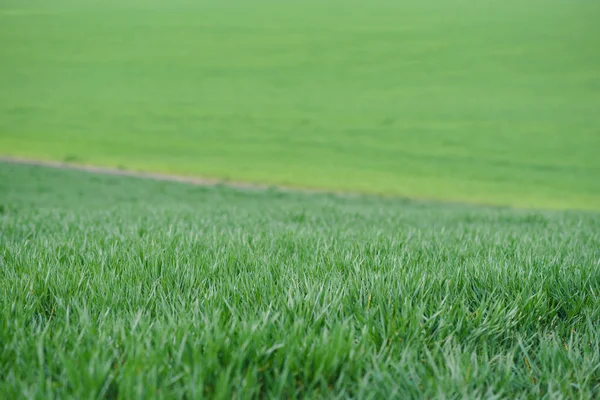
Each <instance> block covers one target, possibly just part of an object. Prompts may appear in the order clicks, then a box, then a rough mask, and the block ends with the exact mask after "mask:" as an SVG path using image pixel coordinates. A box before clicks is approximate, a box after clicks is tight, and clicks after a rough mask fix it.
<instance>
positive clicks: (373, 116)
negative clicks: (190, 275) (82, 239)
mask: <svg viewBox="0 0 600 400" xmlns="http://www.w3.org/2000/svg"><path fill="white" fill-rule="evenodd" d="M84 3H85V4H84ZM598 21H600V3H598V2H595V1H586V0H576V1H560V0H549V1H541V0H528V1H516V0H509V1H458V0H456V1H436V0H426V1H404V2H394V1H368V2H347V1H344V2H342V1H333V2H317V1H303V2H294V1H285V2H282V1H271V0H253V1H232V2H217V1H210V2H206V1H202V2H192V1H182V0H177V1H173V2H168V4H167V3H166V2H165V4H161V2H157V1H144V2H142V1H133V0H126V1H123V2H116V1H112V2H75V1H70V2H69V1H65V0H58V1H53V2H45V1H38V0H33V1H18V2H17V1H6V0H3V1H1V2H0V155H5V156H18V157H24V158H32V159H41V160H58V161H67V162H71V163H80V164H92V165H100V166H112V167H120V168H126V169H130V170H144V171H154V172H166V173H173V174H182V175H194V176H205V177H210V178H217V179H223V180H235V181H247V182H256V183H266V184H275V185H285V186H296V187H304V188H318V189H326V190H340V191H356V192H368V193H379V194H388V195H401V196H408V197H415V198H431V199H440V200H449V201H461V202H474V203H490V204H507V205H516V206H522V207H539V208H576V209H600V179H599V178H600V158H599V157H598V151H599V150H600V130H599V129H600V51H598V49H600V24H598Z"/></svg>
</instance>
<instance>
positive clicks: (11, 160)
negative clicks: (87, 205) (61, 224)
mask: <svg viewBox="0 0 600 400" xmlns="http://www.w3.org/2000/svg"><path fill="white" fill-rule="evenodd" d="M0 163H5V164H22V165H33V166H39V167H48V168H56V169H65V170H74V171H83V172H89V173H94V174H104V175H114V176H127V177H132V178H141V179H152V180H156V181H169V182H180V183H187V184H190V185H198V186H216V185H224V186H228V187H232V188H237V189H250V190H261V189H262V190H264V189H269V188H276V189H277V190H280V191H285V192H303V193H332V192H330V191H326V190H314V189H302V188H293V187H285V186H277V185H262V184H254V183H244V182H235V181H224V180H218V179H210V178H200V177H193V176H184V175H172V174H161V173H154V172H138V171H129V170H126V169H119V168H107V167H96V166H92V165H79V164H70V163H65V162H59V161H41V160H33V159H27V158H19V157H6V156H0ZM339 194H341V195H353V193H339Z"/></svg>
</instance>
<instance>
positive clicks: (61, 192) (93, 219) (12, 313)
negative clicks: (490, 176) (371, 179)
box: [0, 164, 600, 399]
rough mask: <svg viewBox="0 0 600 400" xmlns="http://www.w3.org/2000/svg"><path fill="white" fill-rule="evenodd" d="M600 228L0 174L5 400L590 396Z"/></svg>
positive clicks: (329, 199) (118, 180)
mask: <svg viewBox="0 0 600 400" xmlns="http://www.w3.org/2000/svg"><path fill="white" fill-rule="evenodd" d="M598 304H600V215H599V214H597V213H589V212H574V211H571V212H567V211H562V212H556V211H555V212H550V211H547V212H535V211H519V210H511V209H506V208H483V207H481V208H477V207H467V206H459V205H441V204H436V203H427V202H411V201H401V200H393V199H378V198H372V197H339V196H333V195H306V194H293V193H281V192H278V191H274V190H270V191H269V190H261V191H258V190H255V191H241V190H235V189H231V188H226V187H198V186H191V185H184V184H176V183H169V182H156V181H150V180H140V179H132V178H125V177H111V176H101V175H90V174H84V173H82V172H76V171H66V170H53V169H43V168H40V167H29V166H18V165H8V164H0V397H1V398H7V399H8V398H17V397H20V396H23V397H30V398H44V399H47V398H61V399H63V398H69V397H73V398H80V399H81V398H123V399H133V398H152V397H158V398H160V397H162V398H199V397H201V396H207V397H211V398H212V397H215V398H223V399H225V398H231V397H243V398H247V397H251V396H255V397H257V398H258V397H261V396H265V397H268V398H281V397H283V396H292V397H296V396H299V397H332V398H333V397H336V398H345V397H348V396H352V397H357V398H393V397H397V398H411V397H412V398H414V397H417V398H418V397H428V398H432V397H436V398H486V399H490V398H497V397H504V398H536V399H537V398H542V397H544V398H561V397H568V398H581V399H589V398H598V397H599V396H600V308H599V307H598Z"/></svg>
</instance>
